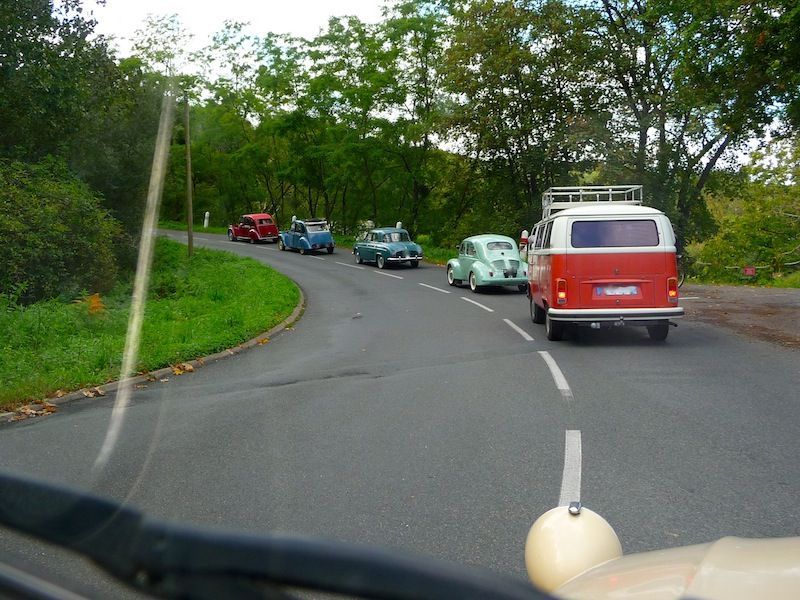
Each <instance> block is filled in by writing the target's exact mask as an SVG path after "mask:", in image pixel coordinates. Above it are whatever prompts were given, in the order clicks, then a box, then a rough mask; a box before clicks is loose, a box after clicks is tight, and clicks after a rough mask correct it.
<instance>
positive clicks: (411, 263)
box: [408, 260, 419, 269]
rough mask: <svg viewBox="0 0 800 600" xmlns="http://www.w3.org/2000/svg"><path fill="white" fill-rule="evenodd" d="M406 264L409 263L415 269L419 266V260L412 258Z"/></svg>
mask: <svg viewBox="0 0 800 600" xmlns="http://www.w3.org/2000/svg"><path fill="white" fill-rule="evenodd" d="M408 264H410V265H411V267H412V268H414V269H416V268H417V267H418V266H419V261H418V260H412V261H410V262H409V263H408Z"/></svg>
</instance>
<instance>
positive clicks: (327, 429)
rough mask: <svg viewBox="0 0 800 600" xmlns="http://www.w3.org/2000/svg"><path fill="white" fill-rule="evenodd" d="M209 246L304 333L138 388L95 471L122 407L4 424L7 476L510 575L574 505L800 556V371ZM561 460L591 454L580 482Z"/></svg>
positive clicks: (777, 358) (645, 531)
mask: <svg viewBox="0 0 800 600" xmlns="http://www.w3.org/2000/svg"><path fill="white" fill-rule="evenodd" d="M169 235H170V236H171V237H175V238H180V237H182V236H183V234H179V233H170V234H169ZM195 243H196V244H198V245H202V246H207V247H210V248H216V249H224V250H228V251H231V252H236V253H239V254H242V255H246V256H252V257H254V258H256V259H258V260H261V261H263V262H265V263H268V264H270V265H271V266H273V267H274V268H276V269H277V270H279V271H281V272H283V273H285V274H286V275H288V276H289V277H291V278H292V279H293V280H295V281H296V282H297V283H298V284H299V285H300V286H301V287H302V289H303V291H304V293H305V295H306V299H307V306H306V311H305V313H304V315H303V317H302V319H301V320H300V321H299V322H298V323H297V324H296V326H295V327H293V328H292V329H290V330H287V331H285V332H284V333H282V334H280V335H278V336H276V337H274V338H273V339H272V340H271V341H270V343H268V344H266V345H263V346H258V347H255V348H252V349H250V350H247V351H245V352H243V353H241V354H239V355H237V356H234V357H231V358H229V359H225V360H222V361H219V362H216V363H214V364H209V365H206V366H205V367H204V368H202V369H199V370H197V371H196V372H194V373H191V374H186V375H183V376H180V377H172V378H170V380H169V381H168V382H154V383H152V384H150V385H149V386H148V387H147V388H146V389H140V390H137V391H136V392H135V394H134V396H133V400H132V404H131V407H130V408H129V410H128V411H127V412H126V416H125V424H124V427H123V430H122V435H121V438H120V441H119V443H118V444H117V446H116V448H115V450H114V453H113V455H112V458H111V461H110V463H109V464H108V466H107V467H106V468H105V469H103V470H102V472H99V473H98V472H96V471H93V464H94V462H95V459H96V457H97V454H98V451H99V448H100V445H101V444H102V441H103V439H104V436H105V433H106V430H107V427H108V423H109V418H110V414H111V409H112V400H113V399H109V398H105V399H93V400H88V399H87V400H85V401H78V402H75V403H71V404H68V405H66V406H64V407H62V408H61V409H60V410H59V412H58V413H57V414H55V415H53V416H50V417H45V418H40V419H33V420H29V421H23V422H21V423H16V424H9V425H4V426H2V427H0V465H1V466H2V468H3V469H6V470H11V471H16V472H21V473H25V474H30V475H35V476H38V477H42V478H45V479H48V480H51V481H56V482H64V483H68V484H70V485H72V486H78V487H83V488H85V489H90V490H93V491H95V492H98V493H101V494H104V495H108V496H111V497H113V498H117V499H120V500H126V501H129V502H130V503H131V504H132V505H134V506H136V507H138V508H140V509H142V510H144V511H145V512H147V513H148V514H149V515H152V516H154V517H158V518H166V519H170V520H175V521H180V522H183V523H189V524H200V525H210V526H214V527H223V528H226V529H233V530H238V531H246V532H250V533H259V532H274V531H280V532H297V533H303V534H311V535H317V536H324V537H328V538H334V539H341V540H347V541H352V542H361V543H368V544H378V545H381V546H388V547H395V548H401V549H405V550H411V551H414V552H418V553H422V554H426V555H431V556H435V557H437V558H441V559H446V560H450V561H454V562H457V563H461V564H466V565H477V566H481V567H484V568H487V569H490V570H493V571H496V572H499V573H502V574H506V575H509V576H510V577H514V578H524V577H525V573H524V563H523V551H522V550H523V544H524V540H525V536H526V534H527V530H528V528H529V527H530V525H531V523H532V522H533V520H534V519H535V518H536V517H537V516H538V515H539V514H541V513H543V512H544V511H546V510H547V509H549V508H551V507H553V506H555V505H557V504H558V503H559V501H563V500H564V498H563V497H562V496H564V495H565V494H566V495H567V496H568V498H567V500H569V499H576V498H571V497H572V496H575V495H577V494H578V493H579V495H580V500H581V501H582V502H583V503H584V505H586V506H588V507H590V508H592V509H594V510H596V511H597V512H599V513H600V514H602V515H603V516H605V517H606V519H607V520H608V521H609V522H610V523H611V524H612V525H613V526H614V528H615V529H616V531H617V533H618V534H619V536H620V539H621V541H622V543H623V547H624V549H625V551H626V552H635V551H642V550H649V549H655V548H661V547H669V546H677V545H685V544H691V543H699V542H705V541H709V540H712V539H716V538H719V537H722V536H725V535H740V536H745V537H766V536H788V535H800V507H799V506H798V503H797V502H796V499H797V497H799V496H800V461H798V455H799V454H800V451H798V442H797V440H799V439H800V393H798V390H800V354H798V353H797V352H796V351H792V350H790V349H786V348H782V347H780V346H776V345H774V344H768V343H765V342H759V341H752V340H748V339H746V338H743V337H740V336H737V335H735V334H732V333H728V332H726V331H725V330H722V329H719V328H716V327H714V326H712V325H709V324H706V323H702V322H700V321H698V320H692V319H685V320H683V321H682V322H681V323H680V326H679V327H678V328H677V329H672V330H671V332H670V335H669V338H668V339H667V341H666V342H665V343H658V342H652V341H650V340H649V339H648V337H647V333H646V330H644V329H638V328H630V329H628V328H620V329H614V330H611V331H590V330H582V331H581V332H580V334H579V335H570V336H569V337H568V339H566V340H564V341H562V342H549V341H547V340H546V338H545V335H544V328H543V326H540V325H535V324H533V323H532V322H531V320H530V317H529V314H528V301H527V299H526V297H525V295H524V294H521V293H519V292H518V291H517V290H516V288H511V289H508V290H494V291H489V292H487V293H481V294H473V293H471V292H470V291H469V290H468V289H467V288H452V287H449V286H448V285H447V283H446V280H445V272H444V269H442V268H439V267H433V266H430V265H423V266H421V267H420V268H418V269H411V268H403V267H399V268H392V269H388V270H386V271H379V270H378V269H377V268H375V267H374V266H372V265H363V266H362V267H361V268H356V267H357V266H356V265H355V264H354V262H353V260H352V256H351V255H350V253H349V249H348V248H338V249H337V251H336V253H335V254H333V255H327V254H320V255H317V256H316V257H313V256H301V255H299V254H297V253H292V252H280V251H279V250H278V248H277V246H276V245H263V246H262V245H250V244H245V243H231V242H228V241H227V240H225V239H224V238H223V237H222V236H213V235H207V234H203V235H199V236H196V238H195ZM231 284H232V285H236V284H237V282H231ZM474 302H477V303H478V304H475V303H474ZM490 311H491V312H490ZM528 338H532V339H528ZM552 365H555V371H556V372H555V373H554V371H553V370H552ZM566 432H571V433H570V434H567V433H566ZM566 439H571V440H572V441H573V443H574V441H575V440H576V439H577V440H579V442H580V449H579V450H580V453H579V455H578V456H579V460H578V463H577V473H576V472H575V468H576V466H575V464H574V461H573V463H572V464H571V466H568V468H565V452H571V455H572V456H573V458H574V456H575V454H574V452H575V447H574V446H573V447H571V448H570V447H569V446H567V447H565V440H566ZM568 462H569V461H568ZM562 491H563V492H564V493H562ZM0 558H2V559H4V560H6V561H9V562H11V563H12V564H15V565H17V566H20V567H22V568H25V569H27V570H29V571H35V572H39V573H42V572H43V573H45V574H46V575H47V576H48V578H50V579H55V580H57V581H62V582H64V583H65V584H66V585H69V586H70V587H75V588H77V589H78V590H79V591H82V592H84V593H86V594H88V595H92V596H105V595H109V593H110V592H109V590H110V589H111V588H108V587H107V585H108V584H107V583H106V582H105V581H104V580H103V579H102V578H100V577H99V576H98V575H97V574H96V573H94V572H92V571H91V570H90V569H89V568H88V567H86V566H85V565H84V564H83V563H80V562H77V561H75V560H73V559H71V558H69V557H67V556H65V555H64V553H62V552H59V551H56V550H54V549H52V548H50V547H47V546H44V545H40V544H34V543H31V542H28V541H27V540H23V539H21V538H19V537H18V536H16V535H11V534H9V533H7V532H3V531H0ZM117 594H118V592H116V591H115V592H114V595H117Z"/></svg>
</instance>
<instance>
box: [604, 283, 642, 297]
mask: <svg viewBox="0 0 800 600" xmlns="http://www.w3.org/2000/svg"><path fill="white" fill-rule="evenodd" d="M594 293H595V295H596V296H636V295H637V294H638V293H639V286H636V285H607V286H605V287H597V288H595V292H594Z"/></svg>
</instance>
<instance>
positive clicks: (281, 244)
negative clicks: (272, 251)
mask: <svg viewBox="0 0 800 600" xmlns="http://www.w3.org/2000/svg"><path fill="white" fill-rule="evenodd" d="M278 248H280V249H281V250H286V244H284V243H283V238H281V239H279V240H278Z"/></svg>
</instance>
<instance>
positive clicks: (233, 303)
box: [0, 238, 299, 411]
mask: <svg viewBox="0 0 800 600" xmlns="http://www.w3.org/2000/svg"><path fill="white" fill-rule="evenodd" d="M243 282H246V285H243ZM130 296H131V284H130V283H128V284H125V285H119V286H117V288H115V289H114V290H113V291H112V292H111V293H110V294H108V295H107V296H87V297H85V298H83V299H79V300H77V301H75V302H73V303H67V304H65V303H63V302H59V301H56V300H50V301H46V302H40V303H37V304H34V305H31V306H27V307H20V306H14V305H11V304H9V303H8V301H7V300H3V299H0V340H2V341H0V381H2V382H3V385H2V386H0V411H2V410H13V409H14V408H16V407H18V406H20V405H21V404H24V403H25V402H28V401H31V400H38V399H42V398H45V397H47V396H51V395H53V394H54V393H56V392H57V391H58V390H61V391H64V392H66V391H69V390H75V389H80V388H83V387H87V386H93V385H98V384H102V383H105V382H107V381H110V380H113V379H116V378H118V377H119V371H120V366H121V361H122V350H123V347H124V344H125V333H126V328H127V323H128V311H129V306H130ZM298 300H299V290H298V289H297V287H296V286H295V285H294V283H293V282H292V281H291V280H289V279H288V278H286V277H285V276H283V275H280V274H279V273H277V272H275V271H273V270H272V269H270V268H269V267H266V266H265V265H263V264H261V263H259V262H257V261H254V260H251V259H244V258H239V257H236V256H234V255H232V254H228V253H225V252H216V251H211V250H204V249H202V248H199V249H195V255H194V257H193V258H192V260H191V261H190V260H189V259H188V258H187V256H186V248H185V246H183V245H182V244H178V243H176V242H172V241H170V240H166V239H163V238H160V239H159V240H158V241H157V244H156V254H155V260H154V264H153V272H152V274H151V280H150V291H149V298H148V303H147V307H146V310H145V319H144V325H143V331H142V340H141V345H140V350H139V362H138V364H137V370H138V371H150V370H153V369H156V368H159V367H164V366H167V365H170V364H175V363H177V362H181V361H186V360H190V359H192V358H196V357H199V356H204V355H208V354H211V353H213V352H217V351H219V350H223V349H225V348H230V347H232V346H235V345H237V344H239V343H241V342H243V341H245V340H247V339H250V338H252V337H254V336H256V335H258V334H259V333H261V332H264V331H266V330H268V329H270V328H271V327H273V326H274V325H277V324H278V323H280V322H281V321H283V320H284V319H285V318H286V317H287V316H288V315H289V314H290V313H291V312H292V310H293V309H294V307H295V306H296V305H297V302H298Z"/></svg>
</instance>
